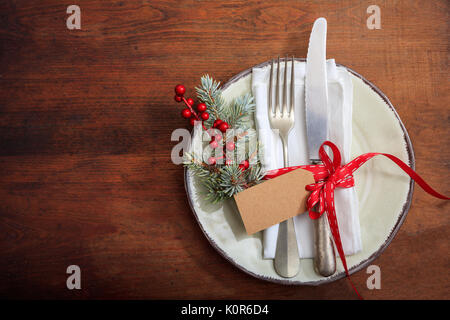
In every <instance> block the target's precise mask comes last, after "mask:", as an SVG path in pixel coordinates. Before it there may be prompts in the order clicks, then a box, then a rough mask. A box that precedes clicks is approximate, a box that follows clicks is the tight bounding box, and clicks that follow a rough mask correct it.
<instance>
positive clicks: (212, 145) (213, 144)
mask: <svg viewBox="0 0 450 320" xmlns="http://www.w3.org/2000/svg"><path fill="white" fill-rule="evenodd" d="M209 146H210V147H211V148H213V149H215V148H217V147H218V146H219V144H218V143H217V141H215V140H213V141H211V142H210V143H209Z"/></svg>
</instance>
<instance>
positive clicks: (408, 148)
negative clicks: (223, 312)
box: [184, 58, 416, 286]
mask: <svg viewBox="0 0 450 320" xmlns="http://www.w3.org/2000/svg"><path fill="white" fill-rule="evenodd" d="M284 59H285V58H280V61H284ZM271 61H272V60H268V61H265V62H262V63H260V64H257V65H255V66H253V67H250V68H248V69H245V70H243V71H241V72H239V73H238V74H236V75H234V76H233V77H231V78H230V79H229V80H228V81H227V82H226V83H225V84H224V85H223V86H222V91H223V90H225V89H227V88H228V87H229V86H230V85H232V84H233V83H235V82H237V81H239V80H240V79H241V78H243V77H245V76H247V75H249V74H251V73H252V69H253V68H261V67H265V66H267V65H269V64H270V63H271ZM295 61H300V62H306V58H295ZM336 66H340V67H343V68H346V69H347V70H348V71H349V72H350V73H351V74H353V75H354V76H356V77H357V78H359V79H361V80H362V81H363V82H364V83H365V84H366V85H368V86H369V87H370V88H371V89H372V90H373V91H374V92H375V93H376V94H378V95H379V96H380V97H381V98H382V99H383V101H384V102H385V103H386V104H387V105H388V107H389V109H391V111H393V113H394V115H395V117H396V119H397V121H398V122H399V124H400V127H401V129H402V131H403V139H404V141H405V146H406V151H407V154H408V161H409V166H410V167H411V168H412V169H413V170H415V164H416V160H415V155H414V149H413V146H412V143H411V139H410V137H409V134H408V131H407V130H406V127H405V125H404V124H403V122H402V120H401V119H400V116H399V115H398V113H397V111H396V110H395V108H394V106H393V105H392V103H391V101H390V100H389V99H388V97H387V96H386V95H385V94H384V93H383V92H382V91H381V90H380V89H379V88H378V87H377V86H375V85H374V84H373V83H372V82H370V81H369V80H367V79H366V78H364V77H363V76H362V75H360V74H359V73H357V72H356V71H354V70H353V69H351V68H349V67H347V66H344V65H342V64H339V63H336ZM190 179H191V177H190V176H189V173H188V169H187V168H186V167H185V168H184V188H185V191H186V195H187V198H188V203H189V206H190V208H191V210H192V212H193V213H194V217H195V220H196V221H197V223H198V225H199V227H200V229H201V230H202V232H203V234H204V235H205V237H206V239H208V241H209V243H210V244H211V246H212V247H213V248H214V249H215V250H216V251H217V252H218V253H219V254H220V255H221V256H222V257H223V258H225V259H226V260H227V261H228V262H230V263H231V264H232V265H234V266H235V267H237V268H238V269H239V270H241V271H243V272H244V273H246V274H248V275H251V276H253V277H255V278H257V279H260V280H264V281H268V282H272V283H277V284H283V285H308V286H319V285H322V284H326V283H331V282H334V281H337V280H340V279H342V278H344V277H345V276H346V275H345V272H339V273H336V274H335V275H333V276H330V277H327V278H323V279H320V280H316V281H298V280H297V281H292V280H289V279H277V278H272V277H268V276H264V275H261V274H257V273H255V272H253V271H250V270H248V269H246V268H245V267H244V266H242V265H241V264H239V263H238V262H236V261H235V260H234V259H233V258H232V257H230V256H229V255H228V254H227V253H226V252H225V251H224V250H223V249H222V248H221V247H220V246H219V245H218V244H217V243H216V242H215V241H214V240H213V239H212V238H211V237H210V236H209V235H208V233H207V232H206V231H205V229H204V228H203V225H202V224H201V223H200V220H199V217H198V214H197V212H196V210H195V208H194V205H193V203H192V199H191V191H190V189H189V184H188V182H189V181H190ZM413 193H414V180H413V179H410V182H409V190H408V196H407V198H406V202H405V203H404V204H403V207H402V211H401V213H400V215H399V217H398V219H397V221H396V223H395V225H394V227H393V229H392V230H391V233H390V234H389V236H388V237H387V239H386V240H385V242H384V243H383V244H382V245H381V246H380V247H379V248H378V250H377V251H375V252H374V253H373V254H371V255H370V256H369V257H368V258H367V259H365V260H362V261H361V262H360V263H358V264H357V265H355V266H353V267H352V268H350V269H349V270H348V272H349V274H350V275H352V274H354V273H356V272H358V271H360V270H362V269H364V268H366V267H367V266H368V265H369V264H370V263H371V262H373V261H374V260H375V259H377V258H378V257H379V256H380V255H381V254H382V253H383V252H384V250H386V248H387V247H388V246H389V244H390V243H391V242H392V240H393V239H394V237H395V236H396V235H397V233H398V231H399V230H400V227H401V226H402V224H403V223H404V221H405V219H406V216H407V215H408V212H409V209H410V208H411V203H412V197H413Z"/></svg>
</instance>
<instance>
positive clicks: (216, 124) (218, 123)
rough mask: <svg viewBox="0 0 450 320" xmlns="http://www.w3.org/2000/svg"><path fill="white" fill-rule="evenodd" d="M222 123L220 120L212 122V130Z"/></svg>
mask: <svg viewBox="0 0 450 320" xmlns="http://www.w3.org/2000/svg"><path fill="white" fill-rule="evenodd" d="M222 122H223V121H222V120H220V119H217V120H216V121H214V124H213V128H217V127H218V126H219V125H220V124H221V123H222Z"/></svg>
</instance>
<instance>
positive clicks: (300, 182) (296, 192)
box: [234, 169, 314, 234]
mask: <svg viewBox="0 0 450 320" xmlns="http://www.w3.org/2000/svg"><path fill="white" fill-rule="evenodd" d="M311 183H314V177H313V174H312V173H311V172H309V171H307V170H304V169H297V170H294V171H291V172H289V173H286V174H283V175H282V176H279V177H276V178H274V179H271V180H267V181H265V182H262V183H260V184H258V185H256V186H254V187H251V188H249V189H246V190H244V191H242V192H239V193H238V194H236V195H234V199H235V200H236V204H237V207H238V208H239V212H240V214H241V217H242V221H244V226H245V230H246V231H247V233H248V234H253V233H255V232H258V231H261V230H264V229H266V228H268V227H270V226H273V225H275V224H278V223H280V222H282V221H284V220H287V219H289V218H292V217H294V216H296V215H298V214H300V213H303V212H305V211H306V199H307V198H308V196H309V192H308V191H306V190H305V186H306V185H307V184H311Z"/></svg>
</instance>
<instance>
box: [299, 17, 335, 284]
mask: <svg viewBox="0 0 450 320" xmlns="http://www.w3.org/2000/svg"><path fill="white" fill-rule="evenodd" d="M326 41H327V20H325V18H319V19H317V20H316V21H315V22H314V25H313V28H312V31H311V35H310V38H309V47H308V54H307V57H306V79H305V106H306V137H307V141H308V154H309V160H310V161H311V163H312V164H318V163H321V161H320V158H319V147H320V145H321V144H322V143H323V142H324V141H325V140H327V136H328V83H327V68H326ZM316 210H317V208H316ZM314 251H315V255H314V268H315V270H316V272H317V273H318V274H320V275H322V276H324V277H328V276H331V275H332V274H333V273H334V272H335V271H336V256H335V252H334V246H333V242H332V239H331V232H330V229H329V228H328V219H327V217H326V215H325V214H323V215H322V216H321V217H320V218H319V219H316V220H314Z"/></svg>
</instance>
